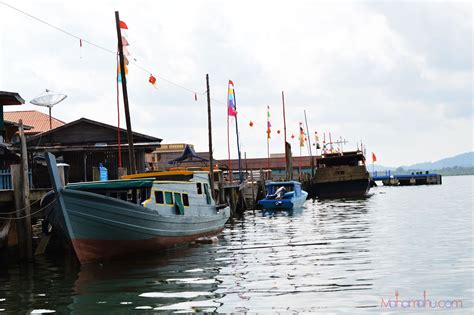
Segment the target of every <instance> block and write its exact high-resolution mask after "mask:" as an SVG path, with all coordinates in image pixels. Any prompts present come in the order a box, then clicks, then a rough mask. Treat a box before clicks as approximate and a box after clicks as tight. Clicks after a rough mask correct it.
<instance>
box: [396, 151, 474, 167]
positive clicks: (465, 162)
mask: <svg viewBox="0 0 474 315" xmlns="http://www.w3.org/2000/svg"><path fill="white" fill-rule="evenodd" d="M456 166H457V167H474V152H466V153H463V154H459V155H456V156H453V157H449V158H445V159H442V160H439V161H436V162H424V163H417V164H413V165H409V166H402V167H403V168H404V169H410V170H416V169H418V170H427V171H428V170H436V169H442V168H448V167H456Z"/></svg>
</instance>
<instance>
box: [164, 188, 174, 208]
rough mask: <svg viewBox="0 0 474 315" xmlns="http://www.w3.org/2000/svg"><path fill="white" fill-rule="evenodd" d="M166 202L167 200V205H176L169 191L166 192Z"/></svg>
mask: <svg viewBox="0 0 474 315" xmlns="http://www.w3.org/2000/svg"><path fill="white" fill-rule="evenodd" d="M165 200H166V204H167V205H172V204H174V202H173V193H172V192H169V191H166V192H165Z"/></svg>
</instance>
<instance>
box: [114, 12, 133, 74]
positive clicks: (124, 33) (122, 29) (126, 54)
mask: <svg viewBox="0 0 474 315" xmlns="http://www.w3.org/2000/svg"><path fill="white" fill-rule="evenodd" d="M119 25H120V32H121V33H122V38H121V40H122V46H123V63H124V71H122V69H120V64H118V65H117V81H118V82H122V74H124V75H125V78H126V76H127V75H128V65H129V63H130V62H129V61H128V58H127V57H129V56H130V52H129V51H128V48H127V46H129V43H128V39H127V37H128V26H127V24H125V22H124V21H120V23H119Z"/></svg>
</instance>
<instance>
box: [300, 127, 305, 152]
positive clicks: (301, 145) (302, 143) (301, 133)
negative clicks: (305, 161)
mask: <svg viewBox="0 0 474 315" xmlns="http://www.w3.org/2000/svg"><path fill="white" fill-rule="evenodd" d="M304 141H305V136H304V129H303V123H302V122H300V147H304Z"/></svg>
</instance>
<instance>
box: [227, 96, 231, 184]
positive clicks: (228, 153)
mask: <svg viewBox="0 0 474 315" xmlns="http://www.w3.org/2000/svg"><path fill="white" fill-rule="evenodd" d="M227 89H229V88H227ZM227 102H229V92H227ZM227 156H228V163H227V170H228V172H229V182H232V167H231V165H230V133H229V104H227Z"/></svg>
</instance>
